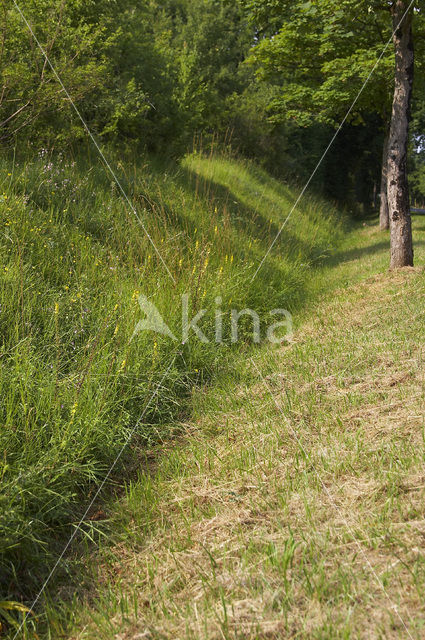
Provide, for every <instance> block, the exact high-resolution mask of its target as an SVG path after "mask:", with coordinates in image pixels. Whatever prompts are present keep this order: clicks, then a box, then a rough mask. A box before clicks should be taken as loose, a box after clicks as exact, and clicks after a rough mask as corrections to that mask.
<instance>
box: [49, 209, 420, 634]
mask: <svg viewBox="0 0 425 640" xmlns="http://www.w3.org/2000/svg"><path fill="white" fill-rule="evenodd" d="M414 233H415V239H416V260H417V263H418V264H423V262H424V259H425V251H424V245H425V225H424V221H423V219H417V220H415V223H414ZM387 264H388V236H387V235H386V234H385V235H383V234H381V233H380V232H379V231H378V230H377V229H376V227H372V226H371V225H368V226H366V227H365V228H363V229H361V230H357V231H355V232H353V233H351V234H350V235H349V236H348V237H347V238H346V241H345V243H344V246H343V247H342V248H341V250H340V251H338V252H337V254H336V255H334V257H333V259H332V260H331V264H329V265H328V266H326V267H325V268H324V269H322V270H321V271H319V270H318V271H317V272H316V274H315V276H314V278H313V279H312V280H311V283H310V284H311V290H310V293H311V294H313V292H314V298H313V299H315V300H316V303H317V304H314V305H312V304H310V305H308V307H307V308H306V310H305V311H304V312H303V314H302V317H300V316H298V314H297V317H298V318H300V321H299V322H298V323H297V324H298V326H299V329H298V332H297V333H296V335H295V339H294V341H293V343H292V344H290V345H288V346H285V347H283V348H264V349H262V350H259V351H258V352H256V353H255V354H251V355H250V356H249V357H248V356H244V357H238V358H237V359H236V360H235V361H234V368H233V374H232V373H229V374H228V376H227V377H222V378H221V380H220V383H219V384H216V385H214V386H213V387H212V388H210V389H201V390H198V391H196V392H195V394H194V398H193V406H194V415H193V417H192V419H191V420H190V421H187V422H186V423H185V424H184V425H183V426H182V429H183V433H182V436H183V437H182V438H181V439H180V441H179V443H178V445H177V446H176V445H175V444H174V445H172V446H168V447H167V446H162V447H160V448H159V449H158V450H157V457H153V458H152V460H154V462H152V464H151V466H150V468H145V469H141V470H140V471H139V476H138V479H137V480H135V481H132V482H131V483H130V484H129V485H128V486H127V489H126V495H125V497H124V498H123V499H122V500H121V502H120V503H118V504H115V505H114V507H113V508H112V522H111V537H110V539H109V541H108V543H107V544H101V545H100V547H99V550H98V552H97V553H96V554H95V557H94V561H93V559H92V560H91V561H90V562H89V567H91V570H92V589H91V590H90V589H88V590H87V591H86V592H85V597H86V599H87V600H86V603H85V605H84V606H81V605H80V604H78V602H77V600H75V602H74V606H73V607H72V608H71V609H70V608H69V607H65V609H64V612H63V613H62V614H58V608H57V602H56V603H55V605H54V606H52V607H51V609H50V613H49V615H50V625H51V626H50V628H51V629H52V630H54V632H56V633H57V634H58V636H59V633H61V632H63V633H64V636H65V637H67V638H72V639H73V640H93V639H95V638H96V639H99V640H111V639H112V638H116V639H124V638H126V639H127V638H128V639H130V638H132V639H136V638H138V639H141V638H151V639H155V640H156V639H162V640H163V639H170V640H171V639H176V640H177V639H178V640H214V639H217V640H218V639H220V638H221V639H225V640H236V639H242V638H243V639H244V640H248V639H249V640H265V639H266V638H267V639H272V638H273V639H276V640H277V639H279V640H282V639H283V638H304V639H315V640H319V639H320V640H336V639H338V638H340V639H349V638H351V639H353V640H354V638H356V639H359V638H365V639H366V638H368V639H369V638H374V639H375V638H376V639H383V638H385V639H386V640H388V639H392V638H393V639H395V638H399V639H401V638H414V639H415V640H419V639H423V638H424V637H425V623H424V620H425V605H424V603H425V556H424V553H423V540H424V536H425V508H424V504H425V501H424V498H425V482H424V454H425V444H424V438H425V404H424V401H425V374H424V346H423V345H424V337H425V322H424V320H425V311H424V299H425V280H424V271H423V269H421V268H416V269H407V270H403V271H399V272H393V273H389V272H388V271H387ZM320 290H322V291H323V296H322V297H321V299H320V300H319V301H318V298H317V292H318V291H320ZM69 589H70V592H71V593H76V588H75V583H74V585H73V586H71V585H69ZM81 594H83V595H84V590H83V591H82V592H80V595H81ZM67 616H70V617H71V622H70V627H68V629H67V628H66V623H64V621H65V620H66V618H67ZM68 619H69V618H68ZM63 624H65V626H64V627H62V625H63ZM64 629H65V630H64Z"/></svg>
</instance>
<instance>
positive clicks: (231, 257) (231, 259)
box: [230, 255, 233, 264]
mask: <svg viewBox="0 0 425 640" xmlns="http://www.w3.org/2000/svg"><path fill="white" fill-rule="evenodd" d="M232 262H233V255H232V256H230V264H232Z"/></svg>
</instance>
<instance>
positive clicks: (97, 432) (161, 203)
mask: <svg viewBox="0 0 425 640" xmlns="http://www.w3.org/2000/svg"><path fill="white" fill-rule="evenodd" d="M113 167H114V169H115V170H116V171H117V174H118V175H119V177H120V179H121V180H122V183H123V185H124V188H125V189H126V190H127V192H128V194H129V197H130V198H131V201H132V202H133V203H134V206H135V207H136V209H137V212H138V214H139V216H140V218H141V219H143V221H144V224H145V225H146V227H147V229H148V231H149V234H150V236H151V238H152V241H153V243H154V244H155V246H156V247H157V248H158V250H159V251H160V253H161V255H162V257H163V259H164V261H165V263H166V264H167V266H168V268H169V270H170V271H171V274H172V276H173V278H174V280H175V281H174V282H173V280H172V279H171V278H170V277H169V275H168V274H167V272H166V270H165V269H164V267H163V265H162V263H161V261H160V260H159V258H158V256H157V254H156V252H155V250H154V248H153V246H152V244H151V243H150V241H149V239H148V238H147V237H146V234H145V233H144V232H143V230H142V228H141V225H140V223H139V221H138V220H137V219H136V217H135V216H134V214H133V213H132V212H131V211H129V210H128V207H126V205H125V203H124V202H123V199H122V198H121V196H120V194H119V192H118V189H117V187H116V185H115V183H114V182H112V181H111V180H110V178H109V177H108V175H107V174H106V173H105V172H104V170H103V168H102V167H101V166H100V165H99V164H98V163H97V161H96V163H94V164H92V163H91V161H90V159H89V158H83V157H79V158H76V159H69V158H65V157H63V156H61V155H50V154H48V153H46V152H45V151H42V152H40V154H39V156H38V157H37V158H34V159H31V160H24V159H18V160H17V161H15V160H12V159H10V158H3V159H1V160H0V172H1V173H0V176H1V185H0V194H3V195H0V224H1V230H2V231H1V240H0V252H1V258H2V266H1V269H2V278H1V284H0V305H1V312H0V335H1V347H0V348H1V370H0V391H1V398H2V402H1V410H0V411H1V414H0V415H1V426H0V454H1V455H0V478H1V491H0V576H1V577H0V588H1V592H2V595H3V597H4V599H6V598H15V599H25V598H28V597H30V595H31V593H33V592H34V589H36V588H37V587H38V586H40V582H41V579H42V577H43V575H44V573H45V572H46V571H47V570H48V567H49V563H51V560H52V557H54V554H56V553H57V549H58V548H60V546H61V545H63V540H64V538H65V536H66V535H67V534H69V533H70V532H71V531H72V523H73V522H75V521H78V519H79V517H80V516H81V514H82V512H83V510H84V506H85V505H86V503H87V501H88V499H89V496H90V495H92V493H93V487H95V486H96V483H98V482H99V480H100V479H102V478H103V477H104V475H105V473H106V471H107V470H108V468H109V466H110V464H111V462H112V461H113V460H114V459H115V457H116V455H117V453H118V452H119V451H120V449H121V447H122V446H123V444H124V443H125V442H126V440H127V438H128V435H129V434H130V432H131V430H132V429H133V426H134V425H135V423H136V422H137V420H138V418H139V417H140V415H141V413H142V411H143V410H144V408H145V407H146V405H147V403H148V400H149V398H150V397H151V395H152V392H153V390H154V388H155V385H157V384H158V382H159V381H160V380H161V378H162V376H163V374H164V371H165V370H166V369H167V368H168V367H170V365H171V368H170V370H169V373H168V375H167V376H166V378H165V379H164V380H163V382H162V384H161V387H160V389H159V393H158V394H157V396H156V397H155V400H154V402H152V403H151V405H150V406H149V408H148V410H147V412H146V414H145V416H144V418H143V423H142V424H141V425H140V426H139V427H138V428H137V430H136V433H135V437H134V438H133V440H132V445H131V446H130V447H129V448H128V449H127V450H126V453H125V455H124V456H123V457H122V458H121V459H120V462H119V464H118V465H117V467H116V468H115V470H114V474H113V479H112V480H115V481H116V482H119V478H120V476H121V477H122V475H123V474H124V473H129V472H131V468H132V467H133V466H134V464H137V459H138V458H137V457H138V452H140V451H141V450H143V448H145V447H147V446H150V444H152V443H154V442H158V441H159V440H160V439H163V438H168V437H170V436H171V435H172V433H173V423H174V421H175V420H176V419H177V418H181V417H182V415H184V414H185V413H187V412H189V411H190V394H191V389H192V388H193V387H194V385H199V384H203V383H205V381H207V380H210V379H211V378H213V377H214V376H216V375H217V374H218V373H219V372H220V371H222V370H225V368H226V362H227V361H229V360H230V359H231V358H232V357H233V356H234V352H235V350H241V349H247V348H249V340H248V334H247V336H246V338H247V339H246V340H245V341H242V342H239V343H238V344H236V345H231V344H230V340H229V337H230V330H229V324H230V321H229V320H230V318H229V317H227V316H226V317H225V318H224V335H225V343H226V344H224V345H220V346H217V345H216V344H214V342H213V341H212V342H211V343H210V344H203V343H201V342H200V341H199V340H198V339H197V338H196V337H195V336H194V334H193V333H192V334H191V336H190V339H189V340H188V342H187V343H186V344H184V345H181V344H180V343H179V342H173V341H172V340H170V339H169V338H167V337H165V336H160V335H157V334H153V333H151V332H143V333H140V334H138V335H137V336H135V337H134V339H132V336H133V332H134V328H135V326H136V324H137V322H138V321H139V320H140V319H141V317H142V316H141V312H140V308H139V305H138V296H139V294H140V293H143V294H144V295H146V296H147V297H148V298H149V299H150V300H151V301H152V302H154V303H155V305H156V306H157V307H158V309H159V310H160V312H161V313H162V314H163V317H164V318H165V319H166V321H167V323H168V324H169V326H170V328H171V329H172V331H173V332H174V333H175V334H176V336H179V335H180V334H181V328H180V323H181V300H180V297H181V294H183V293H187V294H188V295H189V306H190V312H191V314H193V315H195V314H196V312H197V310H199V309H200V308H201V307H202V308H207V309H211V311H210V312H209V313H208V314H207V315H206V316H205V319H204V320H203V322H202V329H203V331H204V333H206V334H207V335H208V336H209V337H210V338H212V337H213V324H214V308H215V299H216V298H217V297H218V296H220V297H221V298H222V308H223V309H229V308H230V306H231V307H235V308H238V309H243V308H245V307H250V308H253V309H255V310H257V311H258V312H259V313H260V314H262V315H263V317H264V318H265V317H266V315H267V313H268V311H269V310H270V309H273V308H275V307H284V308H287V309H289V310H293V309H295V308H296V307H299V306H300V305H302V303H303V296H304V293H305V287H306V283H307V282H308V280H309V277H310V273H311V269H312V268H313V266H314V264H315V263H317V262H318V261H320V259H321V258H323V257H324V256H326V255H327V254H328V253H329V252H330V251H331V250H332V248H333V247H335V246H336V244H337V243H338V241H339V238H340V235H341V226H342V222H341V217H340V216H339V215H338V214H337V212H335V211H334V210H332V209H331V208H330V207H329V206H327V205H326V204H325V203H321V202H317V201H304V203H303V204H301V206H300V208H299V209H298V210H297V211H296V212H295V214H294V215H293V217H292V218H291V220H290V221H289V222H288V224H287V225H286V226H285V228H284V230H283V233H282V234H281V236H280V238H279V241H278V242H277V243H276V244H275V246H274V248H273V251H272V252H271V254H270V256H269V258H268V259H267V261H266V263H265V264H264V265H263V268H262V269H261V270H260V272H259V274H258V275H257V277H256V278H255V279H254V281H251V279H252V275H253V274H254V272H255V270H256V268H257V266H258V263H259V262H260V260H261V259H262V257H263V255H264V254H265V252H266V250H267V249H268V247H269V245H270V243H271V241H272V240H273V238H274V237H275V235H276V233H277V231H278V229H279V226H280V225H281V223H282V221H283V219H284V218H285V216H286V215H287V213H288V212H289V210H290V207H291V204H292V203H293V201H294V197H295V195H296V194H294V193H293V192H292V190H291V189H290V188H289V187H286V186H283V185H281V184H279V183H277V182H276V181H275V180H273V179H271V178H270V177H269V176H268V175H267V174H265V173H264V172H263V171H260V170H259V169H258V168H255V167H254V166H252V165H250V164H247V163H244V162H237V161H234V160H230V159H226V158H221V157H210V158H207V157H205V156H203V155H201V154H195V155H191V156H188V157H187V158H185V159H184V161H183V162H182V163H180V164H179V165H172V164H164V163H160V162H159V161H158V160H141V161H138V162H137V163H130V162H128V163H126V164H125V166H124V164H122V163H120V162H117V161H116V162H114V163H113ZM89 517H90V514H89ZM0 599H2V598H0Z"/></svg>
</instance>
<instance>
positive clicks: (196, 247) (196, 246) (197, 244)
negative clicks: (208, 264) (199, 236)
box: [195, 240, 199, 251]
mask: <svg viewBox="0 0 425 640" xmlns="http://www.w3.org/2000/svg"><path fill="white" fill-rule="evenodd" d="M198 247H199V240H197V241H196V243H195V251H197V250H198Z"/></svg>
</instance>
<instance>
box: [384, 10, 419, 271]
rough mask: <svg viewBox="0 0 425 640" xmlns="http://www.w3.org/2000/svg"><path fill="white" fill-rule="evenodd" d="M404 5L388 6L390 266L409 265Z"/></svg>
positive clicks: (407, 20) (409, 40)
mask: <svg viewBox="0 0 425 640" xmlns="http://www.w3.org/2000/svg"><path fill="white" fill-rule="evenodd" d="M407 7H408V2H407V0H395V1H394V2H393V4H392V7H391V13H392V18H393V28H394V30H395V33H394V38H393V40H394V49H395V86H394V100H393V108H392V115H391V127H390V139H389V152H388V185H387V189H388V190H387V193H388V207H389V213H390V230H391V232H390V236H391V262H390V268H391V269H396V268H397V267H407V266H411V265H413V244H412V221H411V217H410V201H409V184H408V179H407V149H408V142H409V120H410V102H411V96H412V86H413V72H414V52H413V36H412V16H413V12H412V10H409V11H408V12H407V14H406V15H405V16H404V14H405V12H406V10H407ZM403 16H404V19H403Z"/></svg>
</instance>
